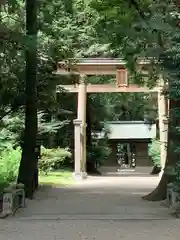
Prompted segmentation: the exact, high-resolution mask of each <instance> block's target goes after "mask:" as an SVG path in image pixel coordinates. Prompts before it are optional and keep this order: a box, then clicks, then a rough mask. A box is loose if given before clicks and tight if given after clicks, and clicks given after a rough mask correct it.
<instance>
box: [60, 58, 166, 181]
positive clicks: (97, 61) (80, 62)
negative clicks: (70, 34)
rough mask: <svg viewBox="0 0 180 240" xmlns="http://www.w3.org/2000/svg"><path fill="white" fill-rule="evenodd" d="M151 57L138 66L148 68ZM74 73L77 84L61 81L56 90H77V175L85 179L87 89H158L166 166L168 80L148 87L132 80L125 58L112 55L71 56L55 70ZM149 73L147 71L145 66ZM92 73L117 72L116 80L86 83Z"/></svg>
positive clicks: (94, 90)
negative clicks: (108, 82) (166, 83)
mask: <svg viewBox="0 0 180 240" xmlns="http://www.w3.org/2000/svg"><path fill="white" fill-rule="evenodd" d="M149 64H150V63H149V62H148V61H144V60H142V61H139V62H138V63H137V67H138V70H139V71H143V72H144V71H145V70H144V67H146V66H148V65H149ZM64 73H72V74H73V73H75V74H76V75H78V76H79V79H78V82H76V83H75V84H74V85H59V86H57V87H56V92H57V93H58V92H61V91H62V87H63V88H65V89H66V91H68V92H71V93H78V104H77V105H78V106H77V119H75V120H74V177H75V178H77V179H84V178H86V177H87V173H86V99H87V94H88V93H105V92H110V93H113V92H114V93H130V92H131V93H149V94H153V95H154V93H155V95H156V98H157V100H158V114H159V132H160V142H161V166H162V169H164V166H165V159H166V145H167V127H168V123H167V115H168V100H167V99H166V98H165V96H164V94H163V92H164V91H163V90H164V88H165V84H164V81H163V79H162V78H161V77H160V78H159V83H158V86H156V87H155V88H152V89H149V88H147V87H144V86H138V85H137V84H130V83H129V77H130V76H129V74H128V71H127V69H126V62H125V61H123V60H122V59H110V58H87V59H75V60H73V59H71V60H69V61H66V62H59V63H58V66H57V72H56V74H64ZM146 74H147V75H148V71H147V70H146ZM92 75H94V76H95V75H114V76H115V77H116V78H115V81H114V84H87V83H86V82H85V77H86V76H92Z"/></svg>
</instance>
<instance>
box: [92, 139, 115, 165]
mask: <svg viewBox="0 0 180 240" xmlns="http://www.w3.org/2000/svg"><path fill="white" fill-rule="evenodd" d="M110 153H111V149H110V148H109V146H108V144H107V141H105V140H104V139H101V140H96V141H95V142H94V143H93V144H92V147H91V149H88V161H89V162H95V163H96V164H97V165H102V164H103V162H104V161H106V159H107V158H108V156H109V155H110Z"/></svg>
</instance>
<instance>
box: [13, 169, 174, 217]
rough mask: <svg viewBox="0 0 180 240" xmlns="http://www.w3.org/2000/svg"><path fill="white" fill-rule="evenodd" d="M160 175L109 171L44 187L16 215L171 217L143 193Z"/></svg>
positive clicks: (149, 189) (145, 192) (159, 204)
mask: <svg viewBox="0 0 180 240" xmlns="http://www.w3.org/2000/svg"><path fill="white" fill-rule="evenodd" d="M158 181H159V178H158V177H149V175H147V174H144V173H143V175H137V174H136V175H133V174H130V173H128V174H127V175H126V176H125V175H123V176H120V175H118V176H117V175H115V176H113V174H111V177H109V176H108V175H107V174H105V176H104V175H102V176H98V177H95V176H93V177H91V176H90V177H88V179H87V180H85V181H81V182H77V183H76V184H75V185H72V186H67V187H62V186H53V187H43V188H41V189H40V190H39V191H38V192H37V194H36V196H35V199H34V200H28V201H27V207H26V208H25V209H20V210H19V211H18V212H17V213H16V215H15V218H16V219H19V220H20V219H22V220H26V219H27V220H30V219H31V220H33V219H39V220H44V219H64V220H65V219H84V220H85V219H88V220H90V219H97V220H98V219H109V220H110V219H112V220H113V219H114V220H118V219H119V220H120V219H124V220H133V219H139V220H142V219H144V220H145V219H149V220H150V219H169V218H171V216H170V214H169V209H167V208H166V207H164V206H163V204H162V203H159V202H147V201H144V200H142V199H141V197H142V196H143V195H145V194H147V193H148V192H150V191H151V190H153V188H154V187H155V186H156V185H157V184H158Z"/></svg>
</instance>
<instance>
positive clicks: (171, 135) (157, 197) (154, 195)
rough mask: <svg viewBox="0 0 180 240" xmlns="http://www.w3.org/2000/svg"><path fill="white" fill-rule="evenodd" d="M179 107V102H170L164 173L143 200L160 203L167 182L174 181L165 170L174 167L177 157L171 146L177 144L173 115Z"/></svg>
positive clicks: (175, 122)
mask: <svg viewBox="0 0 180 240" xmlns="http://www.w3.org/2000/svg"><path fill="white" fill-rule="evenodd" d="M178 105H179V101H172V100H170V104H169V111H170V119H169V127H168V147H167V159H166V164H165V172H164V173H163V175H162V177H161V180H160V182H159V184H158V186H157V187H156V189H155V190H154V191H153V192H151V193H150V194H148V195H146V196H144V197H142V198H143V199H144V200H148V201H161V200H165V199H166V190H167V184H168V183H169V182H174V181H175V176H172V175H170V174H167V173H166V169H167V168H168V167H169V166H170V167H175V164H176V161H177V158H178V155H177V153H176V152H175V150H174V146H172V144H173V145H174V144H176V142H178V135H177V131H176V129H175V128H176V126H177V116H176V114H175V110H176V108H177V106H178Z"/></svg>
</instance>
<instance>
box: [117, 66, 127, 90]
mask: <svg viewBox="0 0 180 240" xmlns="http://www.w3.org/2000/svg"><path fill="white" fill-rule="evenodd" d="M116 86H117V87H127V86H128V72H127V70H126V69H117V71H116Z"/></svg>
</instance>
